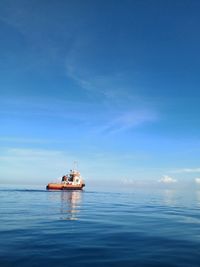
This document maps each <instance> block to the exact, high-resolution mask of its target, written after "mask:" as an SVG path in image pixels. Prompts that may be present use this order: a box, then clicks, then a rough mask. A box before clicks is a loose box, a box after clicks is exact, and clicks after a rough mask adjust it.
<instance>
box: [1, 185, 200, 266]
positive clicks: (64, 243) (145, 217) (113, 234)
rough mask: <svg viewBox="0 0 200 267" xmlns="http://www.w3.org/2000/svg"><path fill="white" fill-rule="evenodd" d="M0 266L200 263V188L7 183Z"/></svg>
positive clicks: (173, 264)
mask: <svg viewBox="0 0 200 267" xmlns="http://www.w3.org/2000/svg"><path fill="white" fill-rule="evenodd" d="M0 266H1V267H7V266H12V267H13V266H14V267H15V266H20V267H23V266H26V267H27V266H188V267H189V266H200V191H198V190H194V192H191V193H189V192H187V193H186V192H182V191H176V190H174V189H166V190H165V189H162V190H158V189H157V190H151V191H149V190H147V189H145V190H142V189H133V190H132V191H130V190H129V191H127V192H126V191H123V192H120V191H118V192H103V191H101V192H100V191H98V190H93V191H92V190H85V191H72V192H69V191H46V190H45V189H37V188H36V189H33V188H26V187H20V188H19V187H18V188H15V187H12V188H10V187H5V186H4V187H3V186H1V187H0Z"/></svg>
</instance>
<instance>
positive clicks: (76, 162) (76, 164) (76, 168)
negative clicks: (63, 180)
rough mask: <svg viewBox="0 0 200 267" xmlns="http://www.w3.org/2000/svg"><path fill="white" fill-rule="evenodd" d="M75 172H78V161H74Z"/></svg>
mask: <svg viewBox="0 0 200 267" xmlns="http://www.w3.org/2000/svg"><path fill="white" fill-rule="evenodd" d="M74 170H77V171H78V161H74Z"/></svg>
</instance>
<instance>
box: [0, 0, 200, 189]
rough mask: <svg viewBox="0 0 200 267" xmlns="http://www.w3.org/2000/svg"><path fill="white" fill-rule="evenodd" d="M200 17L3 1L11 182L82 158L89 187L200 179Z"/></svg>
mask: <svg viewBox="0 0 200 267" xmlns="http://www.w3.org/2000/svg"><path fill="white" fill-rule="evenodd" d="M199 12H200V3H199V1H184V0H182V1H156V0H152V1H151V0H146V1H145V0H144V1H141V0H140V1H139V0H138V1H136V0H135V1H128V0H125V1H111V0H109V1H97V0H95V1H89V0H85V1H61V0H60V1H44V0H40V1H37V0H35V1H25V0H19V1H10V0H1V2H0V34H1V42H0V55H1V56H0V58H1V59H0V73H1V79H0V125H1V126H0V170H1V171H0V173H1V175H0V176H1V178H0V180H1V182H3V183H32V182H33V181H34V183H40V184H43V183H44V184H45V183H46V182H48V181H49V180H53V179H56V178H57V177H60V176H61V175H62V174H63V173H65V172H66V171H67V170H68V169H70V168H71V166H72V165H73V162H74V160H77V161H78V162H79V168H80V170H81V172H82V173H83V175H84V176H85V177H86V180H88V182H89V183H90V182H91V183H99V181H100V180H101V179H104V180H106V181H107V182H110V183H113V182H114V181H117V183H119V184H120V183H121V182H123V181H125V183H129V182H130V181H131V182H130V183H131V184H132V183H133V184H134V183H136V184H138V183H141V184H142V183H145V182H147V181H154V182H156V181H165V180H162V179H164V178H162V177H166V176H167V177H170V178H172V179H174V181H175V180H176V181H178V182H179V183H182V182H186V183H190V182H191V183H193V182H194V181H195V179H196V178H199V177H200V165H199V156H200V139H199V132H200V119H199V113H200V105H199V97H200V90H199V87H200V75H199V70H200V53H199V47H200V30H199V29H200V17H199ZM27 174H28V175H27ZM164 175H165V176H164ZM28 177H29V179H28ZM168 180H169V179H168ZM127 181H129V182H127Z"/></svg>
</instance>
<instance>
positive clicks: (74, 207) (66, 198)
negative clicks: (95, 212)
mask: <svg viewBox="0 0 200 267" xmlns="http://www.w3.org/2000/svg"><path fill="white" fill-rule="evenodd" d="M82 194H83V192H82V191H62V192H61V210H60V211H61V219H62V220H78V219H79V217H78V214H79V212H80V209H81V202H82Z"/></svg>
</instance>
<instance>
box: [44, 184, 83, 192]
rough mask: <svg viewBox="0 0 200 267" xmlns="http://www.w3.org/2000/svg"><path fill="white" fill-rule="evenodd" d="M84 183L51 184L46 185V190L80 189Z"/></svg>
mask: <svg viewBox="0 0 200 267" xmlns="http://www.w3.org/2000/svg"><path fill="white" fill-rule="evenodd" d="M84 186H85V184H80V185H71V184H53V183H50V184H48V185H47V187H46V189H47V190H82V189H83V187H84Z"/></svg>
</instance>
